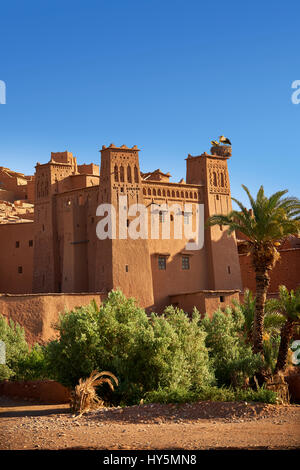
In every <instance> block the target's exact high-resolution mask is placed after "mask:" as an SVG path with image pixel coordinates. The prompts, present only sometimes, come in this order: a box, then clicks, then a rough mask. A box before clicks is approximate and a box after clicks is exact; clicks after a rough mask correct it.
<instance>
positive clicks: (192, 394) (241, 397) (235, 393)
mask: <svg viewBox="0 0 300 470" xmlns="http://www.w3.org/2000/svg"><path fill="white" fill-rule="evenodd" d="M197 401H246V402H263V403H274V404H275V403H277V401H278V400H277V394H276V392H274V391H272V390H268V389H266V388H265V387H264V386H263V387H260V388H258V390H252V389H251V388H248V389H241V388H238V389H234V388H232V387H216V386H206V387H201V388H199V389H198V390H188V391H187V390H182V389H169V388H165V389H162V388H159V389H158V390H155V391H152V392H148V393H147V394H146V397H145V400H144V403H192V402H197Z"/></svg>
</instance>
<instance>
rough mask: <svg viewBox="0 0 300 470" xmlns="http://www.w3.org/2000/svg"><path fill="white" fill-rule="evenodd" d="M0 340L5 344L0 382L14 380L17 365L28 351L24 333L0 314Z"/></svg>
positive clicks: (0, 366)
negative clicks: (4, 361) (4, 356)
mask: <svg viewBox="0 0 300 470" xmlns="http://www.w3.org/2000/svg"><path fill="white" fill-rule="evenodd" d="M0 339H1V340H2V341H4V343H5V349H6V364H0V380H5V379H15V378H17V377H16V374H17V369H18V363H19V362H20V361H21V360H22V359H24V357H25V356H26V354H27V353H28V351H29V348H28V344H27V343H26V340H25V331H24V328H22V327H21V326H20V325H18V324H17V323H16V324H15V323H14V322H13V321H12V320H9V322H8V321H7V320H6V318H5V317H4V316H3V315H1V314H0Z"/></svg>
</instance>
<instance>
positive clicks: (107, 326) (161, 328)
mask: <svg viewBox="0 0 300 470" xmlns="http://www.w3.org/2000/svg"><path fill="white" fill-rule="evenodd" d="M198 322H199V317H198V316H197V315H196V316H194V319H193V320H192V321H189V320H188V318H187V316H186V315H185V314H184V312H183V311H181V310H178V309H173V308H171V307H170V308H168V309H166V311H165V314H164V315H162V316H157V315H156V314H152V315H151V317H148V316H147V315H146V313H145V311H144V310H143V309H141V308H139V307H137V305H136V302H135V300H134V299H127V298H126V297H125V296H124V295H123V294H122V293H121V292H120V291H112V292H110V293H109V295H108V298H107V299H106V301H105V302H104V303H103V304H102V305H101V307H100V309H98V307H97V305H96V303H95V302H93V303H91V304H90V305H89V306H87V307H82V308H78V309H75V310H73V311H72V312H69V313H66V314H65V315H63V316H62V317H61V318H60V321H59V324H58V326H57V328H58V331H59V333H60V338H59V339H58V340H55V341H52V342H51V343H50V344H49V345H48V347H47V354H46V358H47V361H48V364H49V366H50V369H51V371H52V374H53V377H54V378H56V379H57V380H59V381H60V382H61V383H63V384H64V385H66V386H69V387H74V386H75V384H76V383H77V382H78V379H79V378H80V377H87V376H88V375H89V374H90V373H91V372H92V370H93V369H97V370H109V371H111V372H113V373H114V374H115V375H116V376H117V377H118V379H119V382H120V385H119V387H118V388H117V389H116V392H115V393H114V399H115V400H118V401H119V402H122V403H127V404H129V403H136V401H137V400H139V399H140V398H142V397H143V396H144V393H145V392H147V391H150V390H155V389H157V388H158V387H159V386H161V387H172V388H176V387H181V388H183V389H186V390H188V389H189V388H191V387H193V386H195V385H199V384H210V383H212V381H213V380H214V375H213V372H212V370H211V366H210V361H209V356H208V351H207V349H206V346H205V336H206V335H205V332H204V331H203V330H201V329H199V327H198Z"/></svg>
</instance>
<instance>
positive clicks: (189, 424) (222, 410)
mask: <svg viewBox="0 0 300 470" xmlns="http://www.w3.org/2000/svg"><path fill="white" fill-rule="evenodd" d="M0 449H2V450H5V449H109V450H110V449H111V450H112V449H124V450H125V449H126V450H127V449H132V450H135V449H145V450H149V449H187V450H189V449H193V450H194V449H300V406H299V405H290V406H281V405H266V404H259V403H257V404H254V403H245V402H239V403H230V402H228V403H226V402H198V403H193V404H184V405H160V404H147V405H139V406H131V407H126V408H120V407H116V408H101V409H98V410H95V411H92V412H89V413H87V414H85V415H83V416H82V417H80V418H77V419H75V418H74V417H73V416H72V415H71V414H70V412H69V408H68V405H41V404H33V403H30V404H28V402H21V401H16V400H11V399H8V398H4V397H0Z"/></svg>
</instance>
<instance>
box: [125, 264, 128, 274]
mask: <svg viewBox="0 0 300 470" xmlns="http://www.w3.org/2000/svg"><path fill="white" fill-rule="evenodd" d="M125 271H126V272H127V273H128V264H126V265H125Z"/></svg>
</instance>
